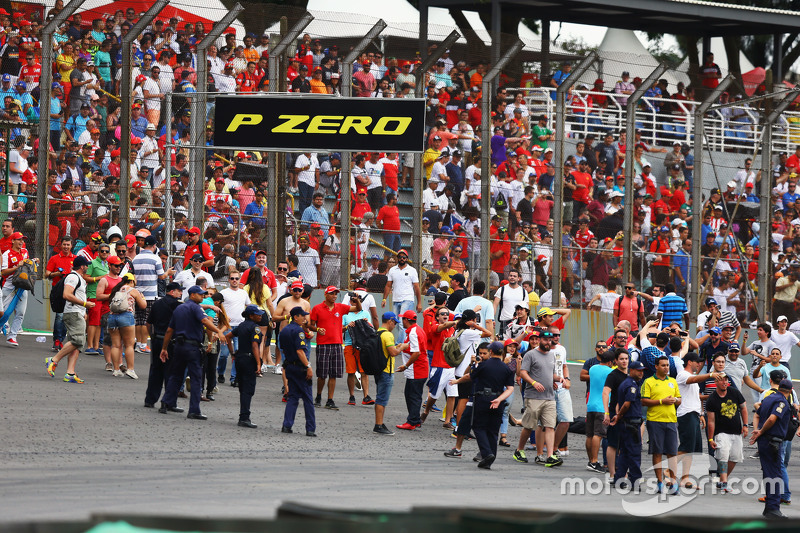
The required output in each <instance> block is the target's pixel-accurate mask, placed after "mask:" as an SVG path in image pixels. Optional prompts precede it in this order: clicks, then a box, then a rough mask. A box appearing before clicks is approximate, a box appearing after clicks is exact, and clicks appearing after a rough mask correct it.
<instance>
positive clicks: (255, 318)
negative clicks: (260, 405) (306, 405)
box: [225, 304, 264, 428]
mask: <svg viewBox="0 0 800 533" xmlns="http://www.w3.org/2000/svg"><path fill="white" fill-rule="evenodd" d="M242 316H243V317H244V319H245V320H244V322H242V323H241V324H239V325H238V326H236V327H235V328H233V329H232V330H231V331H230V332H229V333H228V334H227V335H226V336H225V340H226V341H227V343H228V347H229V348H230V350H231V352H233V343H232V342H231V339H232V338H233V336H234V335H236V338H238V339H239V349H238V350H237V351H236V353H235V354H234V364H235V365H236V381H237V383H238V384H239V425H240V426H241V427H244V428H256V427H258V426H256V425H255V424H253V423H252V422H250V402H251V401H252V399H253V395H254V394H255V393H256V374H257V373H258V372H259V371H260V370H261V328H260V327H259V324H260V323H261V317H263V316H264V310H263V309H261V308H260V307H258V306H257V305H253V304H250V305H248V306H247V307H245V308H244V311H242Z"/></svg>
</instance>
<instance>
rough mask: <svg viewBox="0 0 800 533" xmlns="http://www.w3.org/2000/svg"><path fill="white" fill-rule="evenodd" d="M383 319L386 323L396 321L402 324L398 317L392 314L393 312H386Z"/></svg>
mask: <svg viewBox="0 0 800 533" xmlns="http://www.w3.org/2000/svg"><path fill="white" fill-rule="evenodd" d="M382 319H383V321H384V322H387V321H389V320H394V321H395V322H397V323H400V319H399V318H398V317H397V315H396V314H394V313H392V312H391V311H386V312H385V313H383V317H382Z"/></svg>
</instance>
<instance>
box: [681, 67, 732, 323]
mask: <svg viewBox="0 0 800 533" xmlns="http://www.w3.org/2000/svg"><path fill="white" fill-rule="evenodd" d="M733 80H734V78H733V75H731V74H728V75H727V76H726V77H724V78H723V79H722V80H720V82H719V85H718V86H717V88H716V89H714V90H713V91H711V94H709V95H708V96H707V97H706V99H705V100H703V101H702V102H701V103H700V105H698V106H697V108H695V110H694V173H693V182H692V198H694V201H695V202H696V205H695V208H694V209H692V263H691V268H690V269H689V270H690V273H691V285H690V286H689V291H688V292H689V302H688V303H689V314H690V320H691V321H695V320H696V319H697V315H698V314H699V312H700V246H701V245H702V242H701V240H702V239H701V235H702V232H701V226H702V224H703V213H702V211H703V209H702V202H701V199H702V198H703V137H704V136H705V123H704V117H705V114H706V113H707V112H708V110H709V109H710V108H711V106H712V105H713V104H714V102H715V101H716V100H717V99H718V98H719V95H720V94H722V93H723V92H725V89H727V88H728V86H729V85H730V84H731V83H733Z"/></svg>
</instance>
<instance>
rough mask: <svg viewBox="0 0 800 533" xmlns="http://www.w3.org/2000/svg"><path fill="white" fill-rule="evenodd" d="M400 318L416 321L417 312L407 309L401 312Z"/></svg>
mask: <svg viewBox="0 0 800 533" xmlns="http://www.w3.org/2000/svg"><path fill="white" fill-rule="evenodd" d="M400 318H405V319H406V320H412V321H414V322H416V321H417V313H415V312H414V311H412V310H411V309H409V310H408V311H406V312H405V313H403V314H401V315H400Z"/></svg>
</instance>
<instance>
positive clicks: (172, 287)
mask: <svg viewBox="0 0 800 533" xmlns="http://www.w3.org/2000/svg"><path fill="white" fill-rule="evenodd" d="M117 259H119V258H117ZM108 262H109V263H111V258H109V259H108ZM182 290H183V287H181V284H180V283H175V282H174V281H170V282H169V283H167V292H172V291H182Z"/></svg>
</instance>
